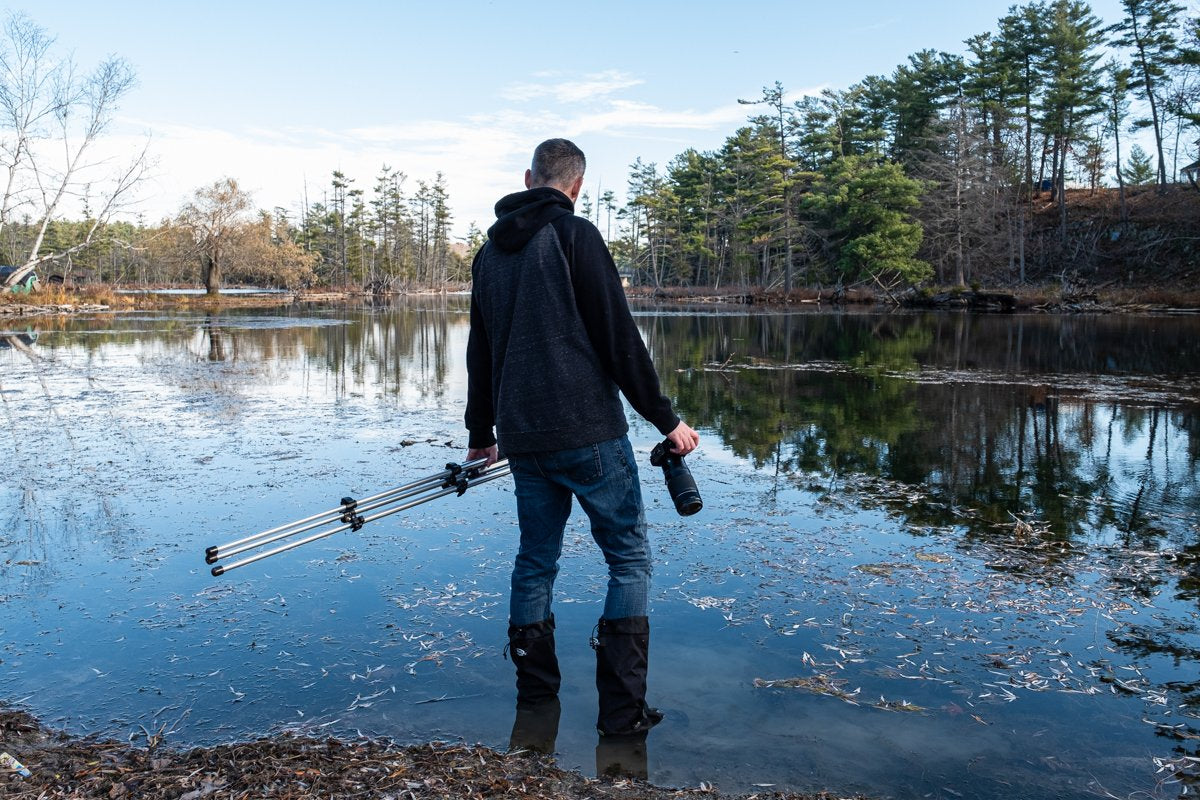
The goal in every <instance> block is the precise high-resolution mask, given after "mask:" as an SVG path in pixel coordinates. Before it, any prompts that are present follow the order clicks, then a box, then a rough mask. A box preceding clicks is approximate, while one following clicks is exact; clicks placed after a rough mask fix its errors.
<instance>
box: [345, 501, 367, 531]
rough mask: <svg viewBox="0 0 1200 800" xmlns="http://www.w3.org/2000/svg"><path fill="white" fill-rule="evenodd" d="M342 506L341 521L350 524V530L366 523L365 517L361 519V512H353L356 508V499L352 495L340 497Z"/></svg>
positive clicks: (354, 529)
mask: <svg viewBox="0 0 1200 800" xmlns="http://www.w3.org/2000/svg"><path fill="white" fill-rule="evenodd" d="M342 507H343V511H342V516H341V520H342V522H344V523H346V524H347V525H349V526H350V530H352V531H356V530H358V529H359V528H361V527H362V526H363V525H366V524H367V521H366V520H365V519H363V516H362V514H355V513H354V510H355V509H356V508H358V501H357V500H355V499H354V498H353V497H343V498H342Z"/></svg>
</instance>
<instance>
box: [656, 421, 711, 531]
mask: <svg viewBox="0 0 1200 800" xmlns="http://www.w3.org/2000/svg"><path fill="white" fill-rule="evenodd" d="M671 448H672V444H671V440H670V439H664V440H662V441H661V442H659V443H658V444H656V445H654V449H653V450H651V451H650V463H651V464H652V465H653V466H656V467H662V471H663V478H665V479H666V482H667V491H668V492H669V493H670V495H671V500H672V501H674V503H675V510H676V511H678V512H679V516H681V517H690V516H691V515H692V514H695V513H696V512H697V511H699V510H700V509H702V508H704V501H703V500H701V499H700V490H699V489H697V488H696V479H695V478H693V477H692V471H691V470H690V469H688V465H687V464H685V463H683V456H681V455H679V454H677V453H675V452H674V451H673V450H672V449H671Z"/></svg>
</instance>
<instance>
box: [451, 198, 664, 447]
mask: <svg viewBox="0 0 1200 800" xmlns="http://www.w3.org/2000/svg"><path fill="white" fill-rule="evenodd" d="M574 210H575V209H574V206H573V205H572V203H571V200H570V198H568V197H567V196H566V195H565V194H563V193H562V192H560V191H558V190H557V189H551V188H549V187H540V188H537V189H530V190H528V191H525V192H518V193H516V194H511V195H508V196H507V197H505V198H503V199H501V200H500V202H498V203H497V204H496V216H497V218H498V219H497V220H496V224H495V225H493V226H492V227H491V228H490V229H489V230H488V241H487V243H485V244H484V246H483V247H482V248H481V249H480V251H479V253H478V254H477V255H476V256H475V262H474V264H473V265H472V266H471V278H472V288H471V334H470V338H469V340H468V343H467V375H468V388H467V412H466V424H467V430H468V431H469V432H470V440H469V443H470V446H471V447H474V448H483V447H488V446H490V445H492V444H494V443H495V442H496V441H497V438H498V439H499V444H500V449H501V451H502V452H504V453H510V454H519V453H529V452H544V451H549V450H566V449H570V448H575V447H583V446H585V445H589V444H595V443H596V442H602V441H605V440H607V439H613V438H616V437H618V436H621V435H623V434H624V433H625V432H626V431H627V430H628V429H629V426H628V423H627V422H626V420H625V412H624V409H623V408H622V407H621V401H620V398H619V397H618V396H617V392H618V389H619V390H620V392H621V393H623V394H624V395H625V397H626V398H627V399H628V400H629V403H630V405H632V406H633V408H634V410H635V411H637V412H638V413H639V414H640V415H642V416H643V417H645V418H646V419H647V420H648V421H650V422H651V423H652V424H653V425H654V426H655V427H656V428H657V429H658V430H659V432H660V433H662V434H664V435H665V434H667V433H669V432H671V431H672V430H674V428H675V426H676V425H678V424H679V418H678V417H677V416H675V414H674V412H672V410H671V402H670V401H669V400H668V399H667V398H666V397H663V396H662V394H661V391H660V389H659V384H658V374H657V373H656V372H655V370H654V364H653V363H652V362H651V360H650V354H649V353H648V352H647V351H646V345H645V343H644V342H643V341H642V337H641V334H640V333H638V330H637V326H636V325H634V322H633V317H632V316H631V315H630V313H629V306H628V304H627V303H626V302H625V293H624V291H623V290H622V288H621V281H620V278H619V277H618V275H617V268H616V265H615V264H614V263H613V260H612V256H611V255H610V254H609V252H608V248H607V247H606V246H605V244H604V240H603V238H601V236H600V232H599V231H598V230H596V227H595V226H594V225H592V224H591V223H590V222H588V221H587V220H585V219H582V218H580V217H576V216H575V215H574ZM493 427H494V428H495V435H493V432H492V429H493Z"/></svg>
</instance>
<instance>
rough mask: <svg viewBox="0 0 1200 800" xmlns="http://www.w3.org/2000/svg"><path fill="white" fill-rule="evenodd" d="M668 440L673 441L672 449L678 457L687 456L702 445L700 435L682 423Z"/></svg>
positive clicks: (668, 435)
mask: <svg viewBox="0 0 1200 800" xmlns="http://www.w3.org/2000/svg"><path fill="white" fill-rule="evenodd" d="M667 438H668V439H670V440H671V449H672V450H673V451H674V452H675V455H678V456H686V455H687V454H688V453H690V452H692V451H693V450H695V449H696V446H697V445H698V444H700V434H698V433H696V432H695V431H694V430H692V429H691V427H690V426H689V425H688V424H687V423H686V422H682V421H681V422H680V423H679V424H678V425H676V426H675V430H673V431H671V432H670V433H668V434H667Z"/></svg>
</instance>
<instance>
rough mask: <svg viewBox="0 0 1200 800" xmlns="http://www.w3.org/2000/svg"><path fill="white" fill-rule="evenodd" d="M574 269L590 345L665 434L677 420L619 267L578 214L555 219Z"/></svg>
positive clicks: (631, 400)
mask: <svg viewBox="0 0 1200 800" xmlns="http://www.w3.org/2000/svg"><path fill="white" fill-rule="evenodd" d="M552 224H553V225H554V226H555V228H556V231H557V233H558V236H559V241H560V242H561V243H562V246H563V253H564V255H566V257H567V263H568V264H570V268H571V283H572V286H573V288H574V291H575V303H576V307H577V308H578V309H579V315H580V317H581V318H582V319H583V325H584V328H585V329H586V330H587V335H588V339H589V340H590V341H591V343H592V348H593V349H594V350H595V351H596V354H597V355H598V356H599V357H600V362H601V363H602V364H603V365H604V368H605V370H606V371H607V372H608V374H609V376H610V377H611V378H612V379H613V381H614V382H615V383H616V384H617V387H618V388H619V389H620V390H621V393H622V394H623V395H625V397H626V399H628V400H629V404H630V405H631V406H633V410H634V411H636V412H637V413H638V414H640V415H641V416H642V417H644V418H645V419H646V420H647V421H648V422H650V424H652V425H653V426H654V427H655V428H657V429H658V432H659V433H661V434H663V435H664V436H665V435H666V434H668V433H670V432H671V431H673V430H674V429H675V427H676V426H677V425H678V424H679V417H678V416H676V415H675V412H674V411H672V410H671V401H670V400H669V399H667V398H666V397H665V396H664V395H663V394H662V390H661V388H660V387H659V382H658V372H657V371H655V369H654V362H653V361H651V360H650V353H649V351H647V350H646V343H645V342H643V341H642V335H641V333H640V332H639V331H638V329H637V325H636V324H635V323H634V321H633V315H632V314H630V313H629V304H628V302H626V300H625V291H624V289H623V288H622V287H621V278H620V276H619V275H618V274H617V265H616V264H615V263H614V262H613V259H612V255H611V254H610V253H609V251H608V247H607V245H605V244H604V239H603V237H601V236H600V231H598V230H597V229H596V227H595V226H594V225H592V224H591V223H589V222H587V221H586V220H582V219H580V218H579V217H575V216H566V217H562V218H560V219H557V220H555V221H554V222H553V223H552Z"/></svg>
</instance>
